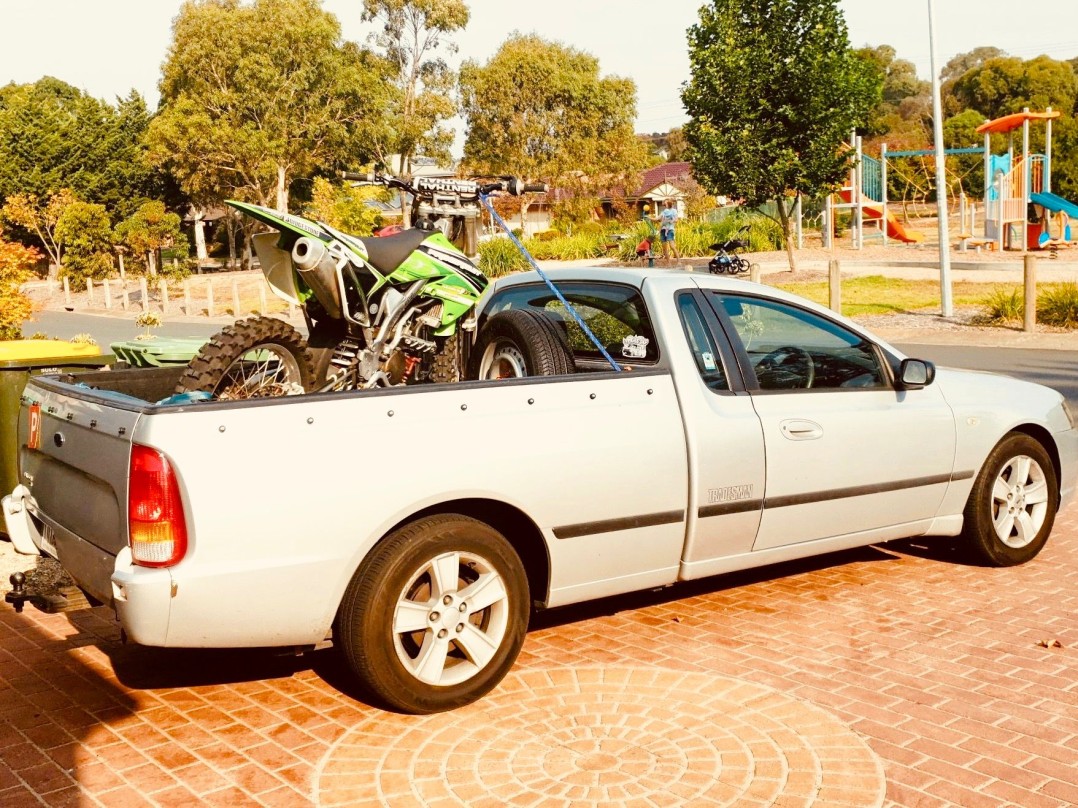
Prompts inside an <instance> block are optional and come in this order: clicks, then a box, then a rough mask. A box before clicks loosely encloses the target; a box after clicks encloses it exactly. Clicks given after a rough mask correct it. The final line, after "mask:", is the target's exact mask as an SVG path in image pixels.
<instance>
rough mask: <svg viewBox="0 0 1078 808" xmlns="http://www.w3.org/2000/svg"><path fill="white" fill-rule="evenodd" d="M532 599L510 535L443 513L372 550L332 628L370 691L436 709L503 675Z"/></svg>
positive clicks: (394, 704)
mask: <svg viewBox="0 0 1078 808" xmlns="http://www.w3.org/2000/svg"><path fill="white" fill-rule="evenodd" d="M530 608H531V607H530V599H529V594H528V580H527V576H526V575H525V572H524V567H523V565H522V564H521V561H520V558H519V556H518V555H517V553H516V551H515V550H514V549H513V547H512V546H511V545H510V544H509V542H508V541H506V539H505V538H504V537H503V536H502V535H501V534H500V533H498V532H497V531H496V530H494V529H493V528H492V527H490V526H489V525H487V524H485V523H483V522H480V521H478V520H476V519H471V518H469V517H466V516H461V515H458V514H445V515H440V516H433V517H429V518H426V519H422V520H420V521H418V522H415V523H413V524H411V525H408V526H406V527H403V528H401V529H400V530H397V531H395V532H393V533H391V534H390V535H389V536H387V537H386V538H385V539H383V540H382V541H381V542H380V543H379V544H378V545H377V546H376V547H375V548H374V550H372V551H371V553H370V555H369V556H368V558H367V559H366V560H365V561H364V563H363V565H362V566H361V567H360V568H359V570H358V571H357V572H356V574H355V576H354V577H353V578H352V581H351V583H350V584H349V585H348V589H347V590H346V592H345V595H344V599H343V600H342V602H341V606H340V610H339V611H338V613H337V621H336V625H335V627H334V637H336V638H337V639H338V643H339V646H340V648H341V651H342V652H343V654H344V658H345V661H346V662H347V664H348V665H349V667H350V668H351V670H352V672H353V673H354V674H355V675H356V676H357V678H358V679H359V680H360V682H361V684H362V685H363V686H364V687H365V688H366V689H367V690H368V692H369V693H370V694H371V695H372V696H374V697H375V698H376V699H377V700H379V701H381V702H382V703H383V704H384V705H386V706H388V707H390V708H391V709H395V710H400V711H402V712H405V713H413V714H424V713H435V712H441V711H443V710H452V709H454V708H456V707H461V706H463V705H465V704H470V703H471V702H473V701H475V700H477V699H479V698H480V697H482V696H484V695H485V694H486V693H487V692H489V691H490V690H491V689H492V688H494V687H495V686H496V685H497V684H498V682H500V681H501V680H502V679H503V678H504V677H505V674H506V673H507V672H508V671H509V668H510V667H512V665H513V662H514V661H515V660H516V658H517V654H518V653H520V648H521V645H523V643H524V635H525V633H526V631H527V628H528V617H529V614H530Z"/></svg>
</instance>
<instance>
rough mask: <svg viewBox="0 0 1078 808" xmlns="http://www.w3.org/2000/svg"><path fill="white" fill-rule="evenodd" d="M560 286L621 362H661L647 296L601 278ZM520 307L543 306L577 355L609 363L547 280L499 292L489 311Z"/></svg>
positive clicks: (631, 288)
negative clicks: (595, 280)
mask: <svg viewBox="0 0 1078 808" xmlns="http://www.w3.org/2000/svg"><path fill="white" fill-rule="evenodd" d="M558 289H559V291H561V293H562V295H563V296H564V297H565V299H566V300H568V301H569V303H570V304H571V305H572V307H573V310H574V311H575V312H576V313H577V314H579V315H580V318H581V319H582V320H583V321H584V322H585V323H587V324H588V328H590V329H591V332H592V333H593V334H594V335H595V336H596V338H597V339H598V340H599V341H600V342H601V343H602V344H603V347H604V348H605V349H606V350H607V351H608V352H609V353H610V355H611V356H613V357H614V359H616V360H617V361H618V362H622V363H629V364H633V365H637V364H640V365H650V364H654V363H655V362H657V361H658V359H659V344H658V342H656V340H655V333H654V331H653V329H652V327H651V318H650V317H649V316H648V311H647V308H646V307H645V306H644V300H643V298H641V297H640V293H639V292H638V291H637V290H636V289H634V288H633V287H631V286H625V285H623V284H618V283H601V282H594V283H587V282H574V283H564V284H559V285H558ZM521 308H530V309H533V310H535V311H541V312H543V313H544V314H546V315H547V316H548V317H550V318H551V319H552V320H553V321H554V322H555V323H557V324H558V326H559V328H561V330H562V332H563V333H564V334H565V339H566V342H567V343H568V345H569V348H570V349H571V350H572V352H573V356H574V357H575V358H576V359H578V360H581V359H582V360H585V362H587V361H588V360H597V362H602V363H603V365H605V364H606V363H605V360H604V359H603V355H602V354H601V353H600V352H599V350H598V349H597V348H596V347H595V344H594V343H593V342H592V341H591V340H590V339H589V338H588V335H587V334H585V333H584V329H583V328H581V327H580V325H579V324H578V323H577V322H576V320H575V319H573V316H572V315H571V314H570V313H569V312H568V311H567V310H566V308H565V305H564V304H563V303H562V302H561V301H560V300H558V298H557V297H555V296H554V293H553V292H551V291H550V289H548V288H547V286H546V285H545V284H542V283H539V284H527V285H526V286H511V287H509V288H508V289H505V290H504V291H502V292H499V293H498V294H497V296H496V297H495V298H494V299H493V300H492V301H491V302H490V304H489V305H488V306H487V307H486V312H487V315H488V316H489V315H491V314H496V313H498V312H500V311H505V310H506V309H521ZM597 367H598V365H597Z"/></svg>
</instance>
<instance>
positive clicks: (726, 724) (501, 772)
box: [317, 667, 884, 808]
mask: <svg viewBox="0 0 1078 808" xmlns="http://www.w3.org/2000/svg"><path fill="white" fill-rule="evenodd" d="M317 794H318V798H319V802H320V804H321V805H324V806H330V805H356V804H369V805H379V804H381V805H392V806H404V805H415V806H423V805H467V806H485V805H490V806H501V805H507V804H513V805H542V806H560V805H564V806H570V805H571V806H574V808H575V806H609V805H612V804H613V805H621V804H628V805H640V806H648V805H670V804H672V803H676V804H680V805H692V804H697V805H737V806H753V805H760V806H763V805H774V804H776V803H778V804H782V805H802V806H808V805H814V804H816V805H833V804H836V803H839V804H848V805H858V806H874V805H880V804H881V803H882V801H883V794H884V776H883V768H882V766H881V765H880V762H879V760H878V759H877V757H876V755H875V754H874V753H873V752H872V750H871V749H869V747H868V746H867V745H866V744H865V742H864V741H863V740H861V738H860V737H859V736H858V735H857V734H856V733H854V732H853V731H852V730H850V729H849V728H848V727H846V726H845V725H844V724H842V723H841V722H840V721H838V719H836V718H835V717H834V716H832V715H831V714H830V713H828V712H826V711H824V710H822V709H820V708H818V707H815V706H813V705H811V704H807V703H805V702H802V701H799V700H797V699H793V698H790V697H788V696H785V695H783V694H782V693H779V692H778V691H776V690H772V689H771V688H767V687H762V686H760V685H756V684H752V683H750V682H745V681H743V680H739V679H733V678H730V677H725V676H718V675H713V674H707V673H685V672H680V671H669V670H662V669H655V668H627V667H588V668H576V669H547V670H531V671H522V672H519V673H513V674H510V676H509V677H508V678H507V679H506V680H505V681H504V682H503V683H502V684H501V685H500V686H499V687H498V689H496V690H495V691H494V693H492V694H491V695H489V696H487V697H486V698H485V699H482V700H480V701H479V702H478V703H476V704H472V705H469V706H468V707H465V708H462V709H460V710H456V711H454V712H450V713H440V714H438V715H430V716H419V717H417V716H402V715H395V714H391V713H372V714H371V715H370V716H368V717H366V718H365V719H363V720H362V721H360V722H359V723H358V724H357V725H356V726H355V727H353V729H352V730H351V731H350V732H349V733H348V734H347V735H345V736H344V737H342V738H341V740H340V741H339V742H338V743H337V744H336V745H335V746H334V747H333V748H332V749H331V750H330V751H329V753H328V754H327V755H326V758H325V759H324V760H323V762H322V766H321V771H320V772H319V777H318V780H317Z"/></svg>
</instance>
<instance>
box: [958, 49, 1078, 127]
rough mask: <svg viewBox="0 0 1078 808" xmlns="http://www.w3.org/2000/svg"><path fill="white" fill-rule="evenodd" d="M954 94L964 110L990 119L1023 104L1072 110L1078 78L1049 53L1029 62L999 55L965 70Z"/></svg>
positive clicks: (1067, 65) (1077, 95) (1020, 107)
mask: <svg viewBox="0 0 1078 808" xmlns="http://www.w3.org/2000/svg"><path fill="white" fill-rule="evenodd" d="M952 96H953V98H954V100H955V101H956V102H957V103H958V105H959V106H960V108H961V109H974V110H977V112H980V113H981V114H982V115H984V116H985V117H986V118H988V119H994V118H999V117H1001V116H1003V115H1007V114H1009V113H1012V112H1021V110H1022V108H1023V107H1029V108H1030V109H1035V110H1043V109H1044V108H1046V107H1049V106H1050V107H1053V108H1055V109H1058V110H1061V111H1063V112H1065V113H1070V112H1071V111H1072V110H1073V109H1074V108H1075V100H1076V99H1078V77H1076V76H1075V73H1074V69H1073V68H1072V67H1071V66H1070V65H1069V64H1068V63H1067V62H1059V61H1056V60H1055V59H1052V58H1050V57H1048V56H1038V57H1037V58H1035V59H1030V60H1029V61H1023V60H1021V59H1019V58H1017V57H1015V56H1000V57H996V58H994V59H988V60H987V61H985V62H984V64H982V65H981V66H980V67H975V68H973V69H971V70H968V71H966V72H965V73H963V74H962V76H961V77H960V78H958V79H957V80H956V81H955V83H954V86H953V88H952Z"/></svg>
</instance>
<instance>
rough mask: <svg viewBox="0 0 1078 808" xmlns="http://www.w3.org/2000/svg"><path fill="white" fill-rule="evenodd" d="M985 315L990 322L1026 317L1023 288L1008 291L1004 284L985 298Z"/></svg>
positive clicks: (1005, 321)
mask: <svg viewBox="0 0 1078 808" xmlns="http://www.w3.org/2000/svg"><path fill="white" fill-rule="evenodd" d="M984 308H985V312H984V316H985V319H986V320H987V321H988V322H990V323H1011V322H1015V321H1018V320H1022V319H1023V318H1024V317H1025V311H1026V305H1025V300H1024V298H1023V295H1022V290H1021V289H1011V290H1010V291H1008V290H1007V289H1006V288H1004V287H1002V286H997V287H996V288H995V289H993V290H992V294H990V295H989V296H988V297H986V298H985V299H984Z"/></svg>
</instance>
